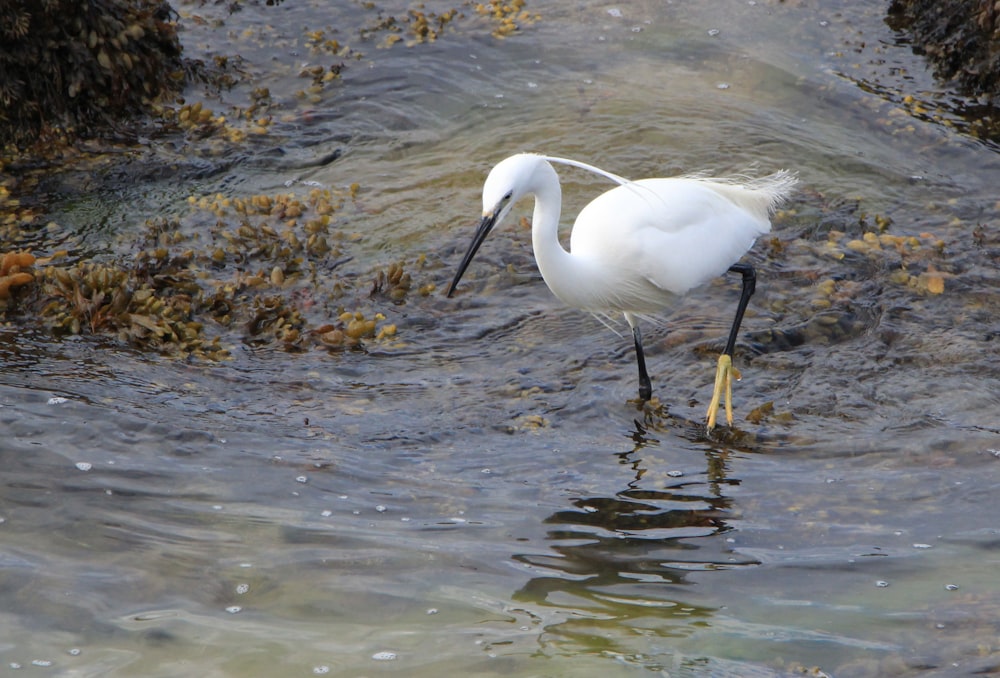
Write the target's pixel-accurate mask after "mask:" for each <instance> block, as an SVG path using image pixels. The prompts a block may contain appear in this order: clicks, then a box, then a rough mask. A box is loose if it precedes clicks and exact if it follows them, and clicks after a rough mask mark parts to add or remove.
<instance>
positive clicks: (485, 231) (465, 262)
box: [448, 209, 500, 297]
mask: <svg viewBox="0 0 1000 678" xmlns="http://www.w3.org/2000/svg"><path fill="white" fill-rule="evenodd" d="M498 214H500V210H499V209H496V210H493V212H492V213H491V214H487V215H486V216H484V217H483V220H482V221H480V222H479V227H478V228H476V235H475V237H473V238H472V244H470V245H469V250H468V251H467V252H466V253H465V256H464V257H462V263H461V264H459V265H458V273H456V274H455V278H454V280H452V281H451V287H449V288H448V296H449V297H450V296H451V294H452V292H454V291H455V287H456V286H458V281H459V280H461V279H462V274H463V273H465V269H467V268H468V267H469V263H470V262H471V261H472V257H474V256H476V252H478V251H479V246H480V245H482V244H483V241H484V240H486V236H488V235H489V234H490V231H492V230H493V227H494V226H496V223H497V215H498Z"/></svg>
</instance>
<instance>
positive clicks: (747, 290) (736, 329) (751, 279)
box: [723, 264, 757, 357]
mask: <svg viewBox="0 0 1000 678" xmlns="http://www.w3.org/2000/svg"><path fill="white" fill-rule="evenodd" d="M729 270H730V271H732V272H733V273H739V274H740V275H742V276H743V292H742V293H741V294H740V303H739V305H738V306H737V307H736V317H735V318H733V327H732V329H730V330H729V341H728V342H726V350H725V351H723V353H725V354H726V355H728V356H729V357H732V356H733V351H734V350H735V349H736V335H738V334H739V333H740V324H741V323H742V322H743V313H744V312H746V310H747V304H748V303H750V297H752V296H753V292H754V289H756V287H757V273H756V272H755V271H754V270H753V266H751V265H750V264H733V265H732V266H730V267H729Z"/></svg>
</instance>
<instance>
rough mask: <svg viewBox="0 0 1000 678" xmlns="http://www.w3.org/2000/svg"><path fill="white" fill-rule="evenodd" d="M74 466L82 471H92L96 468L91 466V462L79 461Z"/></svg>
mask: <svg viewBox="0 0 1000 678" xmlns="http://www.w3.org/2000/svg"><path fill="white" fill-rule="evenodd" d="M74 466H76V467H77V468H78V469H80V470H81V471H89V470H90V469H92V468H94V465H93V464H91V463H90V462H89V461H78V462H76V464H74Z"/></svg>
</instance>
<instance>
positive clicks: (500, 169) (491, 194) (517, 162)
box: [448, 153, 552, 297]
mask: <svg viewBox="0 0 1000 678" xmlns="http://www.w3.org/2000/svg"><path fill="white" fill-rule="evenodd" d="M543 167H545V168H547V169H548V171H549V172H552V168H551V166H550V165H549V164H548V163H547V162H546V161H545V158H543V157H542V156H539V155H534V154H532V153H519V154H517V155H512V156H510V157H509V158H506V159H504V160H502V161H500V162H499V163H498V164H497V165H496V166H495V167H494V168H493V169H492V170H490V173H489V176H487V177H486V183H485V184H483V218H482V219H481V220H480V222H479V226H478V227H477V228H476V234H475V236H474V237H473V238H472V243H471V244H470V245H469V249H468V251H467V252H466V253H465V256H464V257H463V258H462V263H461V264H459V266H458V272H457V273H456V274H455V278H454V279H453V280H452V281H451V286H450V287H449V288H448V296H449V297H450V296H451V295H452V292H454V291H455V287H456V286H457V285H458V282H459V280H461V279H462V274H463V273H465V269H466V268H468V266H469V263H470V262H471V261H472V257H474V256H476V252H478V251H479V247H480V245H482V244H483V241H484V240H486V236H488V235H489V234H490V231H492V230H493V227H494V226H496V225H497V224H499V223H500V222H501V221H503V220H504V217H506V216H507V214H508V213H509V212H510V210H511V208H512V207H513V206H514V203H516V202H518V201H519V200H520V199H521V198H523V197H525V196H526V195H530V194H531V193H533V188H532V187H533V186H534V185H536V179H535V175H536V173H537V172H538V171H539V170H540V168H543Z"/></svg>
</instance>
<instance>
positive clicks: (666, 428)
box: [0, 0, 1000, 677]
mask: <svg viewBox="0 0 1000 678" xmlns="http://www.w3.org/2000/svg"><path fill="white" fill-rule="evenodd" d="M328 4H330V3H325V2H308V1H300V0H287V1H286V2H285V3H283V4H281V5H279V6H278V7H266V6H255V5H248V6H245V7H244V8H243V9H242V11H239V12H236V13H233V14H228V13H227V12H226V10H225V8H224V7H222V6H201V5H200V4H198V3H191V4H181V5H179V7H178V8H179V9H180V11H181V15H182V24H183V25H184V26H185V32H184V34H183V39H184V42H185V48H186V51H187V52H188V53H189V54H190V55H191V56H201V57H202V58H204V59H206V60H210V59H211V57H212V56H214V55H216V54H240V55H242V57H243V59H244V60H243V62H242V64H241V68H242V69H243V70H244V71H245V73H246V74H247V76H248V77H250V78H251V79H252V84H251V85H248V86H239V87H237V88H235V89H234V90H232V91H229V92H224V93H221V94H219V93H211V92H202V91H201V90H200V89H199V88H198V87H193V88H192V89H191V91H189V92H188V99H189V100H197V99H199V98H200V97H205V98H206V101H207V102H209V103H208V104H207V105H211V106H212V107H214V108H216V109H218V110H220V111H222V110H225V109H226V107H227V106H246V105H247V103H248V101H249V99H250V91H251V90H252V88H253V87H268V88H269V90H270V92H271V96H272V98H273V99H274V100H275V101H276V102H278V104H277V105H276V107H275V109H276V110H274V111H272V115H273V116H274V123H273V126H272V127H271V129H270V131H269V133H268V134H266V135H260V136H252V137H250V138H249V139H248V140H247V141H246V143H244V144H238V145H231V146H225V145H223V146H219V147H218V148H216V147H215V146H213V145H212V144H211V143H210V142H206V141H193V140H188V141H187V142H184V141H183V140H182V139H177V140H170V139H167V140H162V139H159V140H153V141H151V142H150V143H151V144H153V146H154V148H153V149H152V150H151V159H147V160H145V161H143V162H136V163H134V164H128V163H126V164H125V166H124V168H120V167H119V169H116V170H115V171H113V172H109V173H107V174H105V175H85V176H77V175H72V174H71V175H68V176H63V177H59V178H56V179H53V180H52V182H53V185H54V186H62V187H63V188H62V189H60V190H61V191H62V194H63V195H72V198H71V199H67V200H64V201H63V202H56V203H53V205H52V215H51V218H52V220H53V221H54V222H55V223H57V224H58V225H59V228H58V229H55V228H53V229H50V231H49V232H50V233H51V234H53V235H52V236H51V237H52V238H53V241H52V242H48V243H47V242H42V243H40V249H44V248H45V247H49V248H56V247H59V246H64V245H65V242H71V243H74V245H73V247H74V248H75V249H74V255H75V256H81V257H83V256H93V257H114V256H127V255H129V254H130V253H132V252H134V251H135V249H136V247H135V244H134V243H135V241H136V240H137V239H138V238H139V237H140V235H139V234H140V232H141V231H142V224H143V223H144V222H145V220H147V219H149V218H152V217H154V216H162V215H172V216H174V217H176V218H178V219H179V220H180V222H181V224H182V225H183V227H184V228H188V229H191V230H192V231H194V229H197V228H202V227H204V228H206V229H208V228H209V226H206V225H204V224H205V223H206V222H202V221H199V220H198V218H196V217H195V216H192V215H193V213H194V212H193V211H194V209H195V208H194V207H192V203H191V202H189V200H188V198H189V196H194V197H195V198H196V199H197V198H199V197H201V196H214V195H215V194H221V195H222V196H224V197H229V198H238V197H248V196H251V195H256V194H275V193H288V192H291V193H297V194H301V195H304V194H306V193H308V191H309V190H311V188H314V187H326V188H333V189H338V190H346V188H347V187H348V186H350V185H351V184H352V183H357V184H358V186H359V191H358V195H357V199H356V200H355V201H353V202H351V204H350V205H349V206H348V207H347V208H345V209H344V210H343V212H342V213H341V214H340V215H339V216H338V219H339V221H338V224H339V225H340V226H339V227H340V228H342V230H343V232H344V233H345V234H347V235H348V236H349V237H348V239H347V241H348V242H350V243H351V245H350V249H349V253H348V255H347V258H348V259H349V262H348V263H345V264H344V270H346V269H350V270H351V271H353V272H354V273H353V274H354V275H356V280H355V281H354V282H353V283H351V284H352V285H353V286H354V287H355V288H357V289H361V290H362V291H363V290H364V289H367V287H368V286H370V282H368V281H369V280H370V279H371V278H372V276H373V272H375V271H377V270H380V269H382V268H384V267H385V266H387V265H388V264H390V263H392V262H395V261H405V262H408V266H409V270H411V272H412V274H413V277H414V282H415V288H416V286H428V285H430V284H433V285H435V286H436V290H435V291H433V292H431V293H430V294H429V295H426V296H423V295H420V294H416V293H410V294H409V295H408V296H407V297H406V299H405V301H403V302H402V303H401V304H398V305H393V304H388V303H385V302H384V301H381V302H379V301H376V300H372V301H371V302H370V307H369V308H367V309H365V310H366V311H368V312H374V311H375V310H379V311H381V312H383V313H385V314H386V316H387V322H393V323H395V324H396V325H397V327H398V334H397V335H396V337H395V338H394V340H392V341H370V342H368V343H367V345H366V350H363V351H362V350H348V351H332V352H331V351H326V350H321V349H319V348H311V349H309V350H306V351H300V352H290V351H285V350H282V349H281V348H276V347H274V346H270V345H264V346H254V345H253V344H250V343H246V344H240V343H236V344H233V345H231V346H230V347H229V348H230V350H231V353H232V359H231V360H229V361H225V362H222V363H211V362H204V361H183V360H177V359H171V358H169V357H161V356H157V355H150V354H147V353H142V352H139V351H137V350H134V349H130V348H127V347H125V346H124V345H122V344H120V343H117V342H116V341H114V340H113V339H112V338H107V339H106V340H102V339H100V338H94V337H89V336H84V337H78V338H71V339H65V340H55V339H53V338H52V337H51V336H50V334H49V333H47V332H41V331H36V330H35V329H34V326H33V325H32V324H31V322H30V319H27V318H16V319H13V322H11V323H10V324H8V325H5V326H4V327H3V328H2V329H0V355H2V356H3V360H4V370H3V373H2V376H0V423H2V427H3V431H4V438H3V441H2V442H0V465H2V468H3V476H2V483H0V539H2V542H0V543H2V549H0V600H2V605H0V662H2V664H0V667H2V669H0V673H4V674H7V673H14V674H15V675H20V674H21V673H23V674H28V673H30V674H32V675H36V674H37V675H66V676H70V675H72V676H140V675H141V676H182V675H185V676H186V675H200V676H274V675H289V676H292V675H324V674H325V675H343V676H362V675H364V676H375V675H405V676H441V675H477V676H479V675H482V676H491V675H505V676H541V675H546V676H548V675H573V676H591V675H592V676H602V677H607V676H627V675H671V676H675V675H712V676H730V675H731V676H770V675H798V674H801V673H805V674H807V675H824V674H828V675H836V676H875V675H880V676H881V675H902V676H910V675H934V676H937V675H942V676H943V675H949V676H951V675H969V674H972V673H974V672H976V671H983V672H985V671H990V670H993V671H995V670H998V668H997V667H1000V640H998V638H1000V636H998V628H997V621H996V620H997V619H998V618H1000V585H998V583H997V582H998V581H1000V578H998V577H997V570H998V566H1000V508H998V505H997V496H998V493H1000V415H998V411H1000V358H998V351H997V348H998V339H997V337H998V336H1000V321H998V317H1000V284H998V279H1000V275H998V272H997V271H998V268H997V264H998V261H1000V241H998V238H997V235H996V233H997V224H998V219H997V213H998V210H1000V207H998V202H997V201H998V198H1000V196H998V195H997V189H996V186H997V185H998V184H1000V163H998V156H997V153H996V149H995V148H994V147H992V146H991V145H989V144H988V143H984V142H981V141H978V140H976V139H973V138H971V137H968V136H965V135H964V134H963V133H962V131H961V129H962V121H961V120H960V119H959V118H958V117H957V116H956V114H955V113H954V111H955V110H957V105H955V101H957V99H956V98H955V97H953V96H952V95H950V94H948V93H947V92H946V90H944V89H939V86H938V85H936V84H935V83H934V82H933V81H932V80H931V79H930V77H929V75H928V74H927V72H926V70H925V68H924V66H923V64H922V62H921V61H919V60H918V58H917V57H914V56H913V55H912V54H911V53H910V51H909V49H908V48H907V47H905V46H897V45H896V44H895V36H894V35H893V34H892V33H891V31H890V30H889V29H888V28H887V27H886V26H885V24H884V23H883V21H882V17H881V15H880V9H881V8H878V7H870V8H868V7H865V6H867V5H868V4H870V3H846V4H841V3H839V2H832V1H831V2H821V3H818V4H817V3H812V4H809V3H799V2H780V3H779V2H770V1H765V0H757V2H746V1H745V0H739V1H729V0H726V1H720V2H712V3H703V2H696V1H695V0H690V1H675V2H673V3H661V2H648V3H645V2H644V3H629V4H628V5H620V6H615V5H607V4H601V3H592V2H582V3H579V2H577V3H546V6H545V7H537V8H530V9H533V10H534V11H537V12H538V14H540V18H538V20H537V21H534V22H530V23H528V22H526V23H524V25H523V26H522V30H520V31H519V32H518V33H516V34H514V35H511V36H509V37H507V38H506V39H496V38H494V37H491V36H490V31H491V30H492V29H493V27H494V25H493V24H490V23H489V22H487V21H486V20H484V19H479V18H476V17H475V16H474V11H473V10H471V9H470V8H466V9H465V12H466V14H467V16H466V17H464V18H462V19H460V20H456V21H455V22H454V24H452V25H451V27H450V28H448V29H446V30H445V31H443V32H442V34H441V36H440V37H439V38H438V40H437V41H436V42H434V43H432V44H417V45H412V46H409V47H408V46H407V45H406V44H405V42H406V41H405V40H404V41H403V42H400V43H398V44H396V45H394V46H391V47H388V46H385V45H383V44H382V41H383V40H384V36H385V35H386V33H378V34H376V35H375V36H374V37H372V38H370V39H369V40H367V41H362V40H361V38H360V34H359V29H361V28H364V27H369V28H371V27H372V26H374V25H375V23H376V22H377V16H376V14H375V10H371V9H368V8H364V7H363V6H362V5H354V4H350V6H348V4H346V3H345V4H343V6H341V7H338V8H330V7H328V6H327V5H328ZM332 4H337V3H332ZM448 7H449V5H447V4H446V3H441V4H440V6H439V7H435V6H433V3H428V7H426V8H425V10H426V11H432V10H433V11H437V12H441V11H444V10H446V9H448ZM405 9H406V7H405V6H402V5H400V6H396V5H393V6H391V7H390V6H386V7H385V8H384V9H383V16H388V15H399V16H402V15H404V14H405ZM319 29H325V30H326V37H328V38H329V37H331V36H335V37H336V38H337V39H338V40H339V42H340V43H341V44H342V45H348V46H351V47H352V48H354V49H355V50H356V53H355V54H351V55H348V56H341V57H338V56H334V55H331V54H328V53H324V52H322V51H317V50H315V49H310V48H309V46H308V45H307V42H306V41H307V38H306V37H305V36H306V32H307V31H314V30H319ZM335 29H336V30H335ZM380 45H382V46H381V47H380ZM339 61H343V62H344V63H345V65H346V68H345V69H344V71H343V73H342V77H341V78H340V79H339V80H336V81H334V82H332V83H327V84H324V86H323V87H320V88H318V89H317V90H316V91H313V92H311V93H310V92H304V91H303V90H305V89H306V88H307V86H308V85H309V84H310V79H309V78H302V77H300V72H301V70H302V69H303V67H304V66H307V65H310V64H317V63H319V64H322V65H324V66H329V65H330V64H331V63H333V62H339ZM521 150H537V151H541V152H546V153H551V154H555V155H563V156H569V157H575V158H579V159H581V160H585V161H589V162H592V163H594V164H597V165H600V166H602V167H605V168H607V169H608V170H610V171H613V172H617V173H619V174H623V175H626V176H630V177H636V178H638V177H642V176H650V175H654V176H655V175H668V174H672V173H680V172H689V171H694V170H706V171H710V172H717V173H734V172H740V171H743V170H746V169H747V168H748V167H750V168H751V169H753V168H754V167H756V168H757V170H756V171H761V172H763V171H772V170H774V169H777V168H780V167H787V168H789V169H793V170H796V171H798V173H799V175H800V178H801V180H802V183H801V187H800V188H801V190H800V191H799V193H798V194H797V195H796V197H795V198H794V200H793V201H792V203H791V204H789V205H787V206H786V210H784V211H783V212H782V213H781V214H780V215H779V216H778V217H777V218H776V219H775V232H774V234H773V236H774V237H773V238H768V239H767V240H766V241H763V240H762V241H761V242H759V243H758V244H757V246H756V247H755V248H754V250H753V251H752V252H751V253H750V254H749V255H748V260H749V261H751V262H752V263H753V264H754V265H755V266H756V268H757V270H758V276H759V282H758V291H757V294H756V295H755V296H754V298H753V301H752V303H751V309H750V311H749V312H748V315H747V318H746V320H745V321H744V325H743V332H742V334H741V340H740V342H739V344H738V346H737V356H736V362H737V364H738V365H739V366H740V368H741V370H742V372H743V376H744V378H743V380H742V382H740V383H739V384H737V385H736V389H735V391H736V393H735V398H736V407H737V420H736V423H735V426H734V428H733V429H732V430H730V429H727V428H725V427H723V428H722V429H721V430H719V431H717V432H716V433H714V434H712V435H711V436H707V435H706V434H705V432H704V428H703V418H704V412H705V407H706V405H707V402H708V399H709V396H710V393H711V387H712V384H711V381H712V378H713V375H714V361H715V357H716V356H717V354H718V351H719V350H721V348H722V345H723V342H724V334H725V332H726V328H727V325H728V322H729V319H730V318H731V314H732V312H733V309H734V307H735V303H736V300H737V298H738V282H737V281H736V280H734V279H728V280H722V279H720V280H719V281H717V283H714V284H712V285H710V286H707V287H706V288H704V289H701V290H698V291H696V292H694V293H692V294H691V295H689V296H687V297H685V298H684V299H680V300H677V302H676V303H675V304H674V305H673V306H671V307H670V308H668V309H666V310H665V311H664V314H663V318H662V322H661V323H660V324H658V325H646V326H644V331H645V336H646V338H647V344H648V360H649V362H650V371H651V373H652V376H653V384H654V391H655V394H656V395H657V396H658V398H659V403H660V405H661V407H647V408H645V409H640V408H638V407H637V405H636V404H635V402H630V399H632V398H634V397H635V389H636V381H635V375H634V370H635V367H634V363H633V360H634V359H633V355H632V350H631V341H630V340H628V338H627V337H623V336H617V335H616V334H614V333H613V332H611V331H609V330H608V329H607V328H605V327H604V326H603V325H601V324H600V323H599V322H598V321H597V320H595V319H594V318H591V317H590V316H587V315H585V314H582V313H579V312H576V311H573V310H570V309H565V308H563V307H562V306H560V304H559V302H558V301H557V300H555V299H554V298H553V297H552V296H551V294H550V293H549V292H548V290H547V289H546V287H545V285H544V283H543V282H542V281H541V279H540V277H539V276H538V274H537V271H536V269H535V268H534V264H533V260H532V256H531V251H530V241H529V234H528V231H527V230H525V229H524V228H519V227H517V226H516V225H514V222H516V221H517V219H511V220H509V222H510V223H508V224H507V225H506V226H505V227H504V228H502V229H500V230H498V232H497V233H495V234H494V235H493V236H491V239H490V240H489V241H488V242H487V243H486V244H485V245H484V247H483V249H482V251H481V253H480V255H479V256H478V257H477V258H476V260H475V262H474V263H473V265H472V267H471V268H470V269H469V272H468V273H467V274H466V276H465V278H464V280H463V283H462V285H461V286H460V289H459V292H458V293H456V295H455V297H454V298H453V299H447V298H445V297H444V295H443V292H442V291H443V289H444V287H445V285H446V284H447V282H448V281H450V278H451V275H452V274H453V272H454V268H455V266H456V265H457V263H458V259H459V258H460V256H461V253H462V251H464V248H465V247H466V245H467V242H468V239H469V238H471V235H472V228H473V225H474V224H475V222H476V219H477V217H478V215H479V213H480V205H479V203H480V197H479V191H480V188H481V183H482V180H483V178H484V176H485V173H486V172H487V171H488V169H489V167H490V166H491V165H492V164H494V163H495V162H497V161H499V160H500V159H502V158H503V157H505V156H506V155H508V154H511V153H513V152H517V151H521ZM116 172H117V174H116ZM561 173H562V175H563V183H564V196H565V205H564V209H565V212H566V213H569V214H572V213H575V211H576V210H578V209H579V208H580V207H581V206H582V205H584V204H585V203H586V202H587V201H588V200H589V199H590V198H591V197H593V196H594V195H596V193H597V192H599V191H601V190H604V189H605V188H607V185H606V184H605V183H602V181H601V180H600V179H599V178H595V177H592V176H589V175H586V174H583V173H581V172H576V171H573V170H569V169H566V170H562V171H561ZM520 213H523V214H524V215H527V214H528V207H527V206H523V209H521V210H520ZM213 219H214V218H213ZM220 219H221V220H223V221H224V220H225V219H233V220H235V219H236V217H234V216H233V215H232V214H231V213H230V214H228V215H223V216H221V217H220ZM564 222H565V223H567V224H568V223H569V219H568V218H567V217H564ZM199 224H201V225H199ZM866 234H867V235H866ZM57 240H58V241H59V242H56V241H57ZM421 255H422V256H421ZM418 261H419V262H422V263H420V264H419V265H418V264H417V263H416V262H418ZM336 276H337V271H328V272H327V273H326V274H325V275H322V276H319V277H318V278H317V280H316V282H315V284H314V285H313V289H312V290H311V291H312V292H313V293H314V294H315V298H317V299H319V298H322V297H323V296H324V295H325V294H328V293H330V290H331V288H332V286H333V285H334V280H335V278H336ZM344 284H348V283H344ZM324 288H326V289H324ZM359 298H365V295H364V294H360V296H359ZM320 306H322V304H320ZM313 312H314V313H317V314H318V313H319V312H318V311H313Z"/></svg>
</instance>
